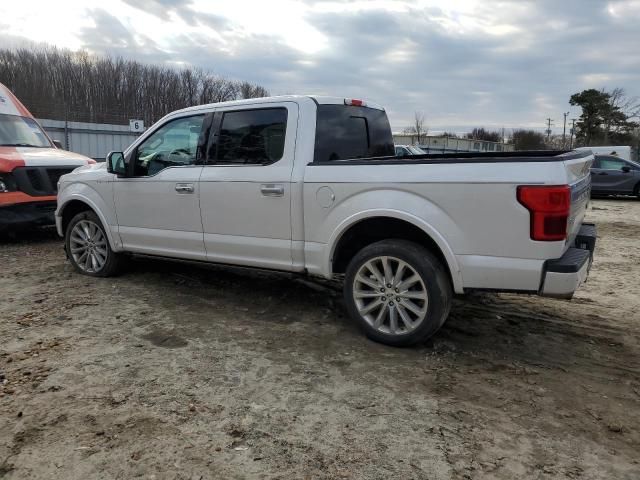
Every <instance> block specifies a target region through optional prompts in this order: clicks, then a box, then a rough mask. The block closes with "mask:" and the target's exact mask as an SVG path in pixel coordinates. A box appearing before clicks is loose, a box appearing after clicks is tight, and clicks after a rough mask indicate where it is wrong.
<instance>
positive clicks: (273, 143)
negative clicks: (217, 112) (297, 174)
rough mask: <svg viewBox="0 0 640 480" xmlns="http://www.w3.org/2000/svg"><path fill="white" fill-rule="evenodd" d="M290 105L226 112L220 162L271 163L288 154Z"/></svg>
mask: <svg viewBox="0 0 640 480" xmlns="http://www.w3.org/2000/svg"><path fill="white" fill-rule="evenodd" d="M286 130H287V109H286V108H264V109H259V110H238V111H235V112H225V113H224V116H223V117H222V124H221V126H220V134H219V136H218V147H217V154H216V163H218V164H223V165H224V164H243V165H246V164H248V165H269V164H271V163H274V162H277V161H278V160H280V159H281V158H282V155H283V154H284V141H285V133H286Z"/></svg>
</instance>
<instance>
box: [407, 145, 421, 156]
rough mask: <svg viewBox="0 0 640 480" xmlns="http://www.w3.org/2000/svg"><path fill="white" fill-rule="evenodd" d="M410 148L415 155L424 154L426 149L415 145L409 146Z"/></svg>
mask: <svg viewBox="0 0 640 480" xmlns="http://www.w3.org/2000/svg"><path fill="white" fill-rule="evenodd" d="M407 148H408V149H409V151H410V152H411V153H412V154H413V155H424V154H425V152H424V150H422V149H420V148H418V147H414V146H409V147H407Z"/></svg>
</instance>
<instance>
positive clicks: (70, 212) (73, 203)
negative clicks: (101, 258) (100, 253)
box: [56, 194, 119, 251]
mask: <svg viewBox="0 0 640 480" xmlns="http://www.w3.org/2000/svg"><path fill="white" fill-rule="evenodd" d="M83 211H92V212H94V213H95V214H96V215H97V216H98V218H99V219H100V222H102V226H103V227H104V230H105V232H106V234H107V239H108V240H109V245H110V246H111V249H112V250H114V251H117V250H119V248H117V247H118V242H117V241H116V239H115V238H114V234H113V232H112V231H111V228H110V223H109V222H108V221H107V218H106V217H105V216H104V214H103V213H102V210H101V209H100V208H98V206H97V205H96V203H95V202H94V201H93V200H92V199H90V198H88V197H86V196H81V195H78V194H72V195H70V196H69V197H68V198H66V200H65V202H64V203H63V204H62V205H59V206H58V210H57V212H56V216H57V217H59V219H60V220H59V221H60V229H59V232H58V233H60V234H61V235H62V236H64V235H65V234H66V230H67V226H68V225H69V222H70V221H71V219H72V218H73V217H74V216H76V215H77V214H78V213H80V212H83Z"/></svg>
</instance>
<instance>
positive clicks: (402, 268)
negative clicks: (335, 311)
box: [344, 240, 453, 346]
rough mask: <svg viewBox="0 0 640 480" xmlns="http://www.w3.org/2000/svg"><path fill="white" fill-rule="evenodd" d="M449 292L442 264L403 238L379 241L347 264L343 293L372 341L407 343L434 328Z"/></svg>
mask: <svg viewBox="0 0 640 480" xmlns="http://www.w3.org/2000/svg"><path fill="white" fill-rule="evenodd" d="M452 296H453V293H452V290H451V285H450V283H449V277H448V275H447V272H446V271H445V269H444V266H443V265H442V264H441V262H440V261H439V260H438V259H437V258H436V257H435V256H434V255H433V254H432V253H431V252H429V251H428V250H427V249H425V248H424V247H422V246H420V245H418V244H416V243H413V242H409V241H406V240H383V241H380V242H376V243H373V244H371V245H369V246H367V247H365V248H363V249H362V250H360V252H358V254H356V256H355V257H354V258H353V259H352V260H351V262H350V263H349V266H348V267H347V272H346V275H345V283H344V297H345V302H346V305H347V310H348V312H349V314H350V316H351V317H352V318H353V319H354V320H355V321H356V322H357V323H358V325H359V326H360V328H362V329H363V330H364V332H365V334H366V335H367V337H369V338H370V339H372V340H375V341H376V342H380V343H384V344H386V345H392V346H406V345H413V344H415V343H418V342H421V341H424V340H426V339H427V338H429V337H430V336H432V335H433V334H434V333H436V332H437V331H438V329H439V328H440V327H441V326H442V324H443V323H444V322H445V320H446V319H447V317H448V315H449V310H450V309H451V299H452Z"/></svg>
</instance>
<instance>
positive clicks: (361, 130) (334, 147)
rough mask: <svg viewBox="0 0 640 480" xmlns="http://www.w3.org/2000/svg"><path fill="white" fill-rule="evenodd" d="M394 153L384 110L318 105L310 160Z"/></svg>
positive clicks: (344, 158)
mask: <svg viewBox="0 0 640 480" xmlns="http://www.w3.org/2000/svg"><path fill="white" fill-rule="evenodd" d="M393 155H395V149H394V146H393V137H392V135H391V128H390V127H389V120H387V114H386V113H385V112H384V110H378V109H375V108H367V107H356V106H347V105H318V113H317V117H316V146H315V154H314V159H313V161H314V162H331V161H335V160H346V159H353V158H368V157H383V156H393Z"/></svg>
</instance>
